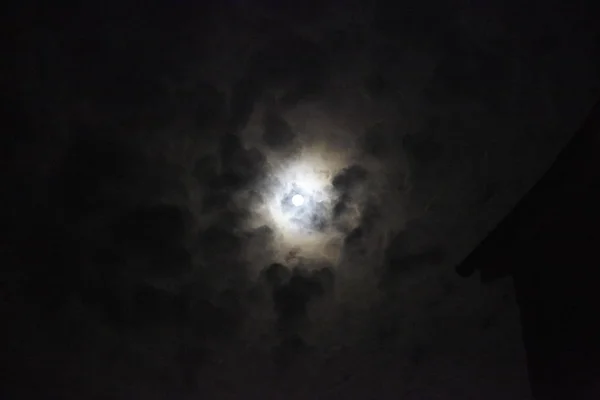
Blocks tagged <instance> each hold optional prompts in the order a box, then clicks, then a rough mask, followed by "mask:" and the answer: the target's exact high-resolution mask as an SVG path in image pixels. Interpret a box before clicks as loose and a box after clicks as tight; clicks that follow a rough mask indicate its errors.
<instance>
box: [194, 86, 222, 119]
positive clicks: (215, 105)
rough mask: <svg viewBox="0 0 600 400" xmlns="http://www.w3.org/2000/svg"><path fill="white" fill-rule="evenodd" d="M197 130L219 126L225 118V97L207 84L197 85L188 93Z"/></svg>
mask: <svg viewBox="0 0 600 400" xmlns="http://www.w3.org/2000/svg"><path fill="white" fill-rule="evenodd" d="M190 97H191V99H190V103H191V104H192V107H193V111H194V122H195V125H196V127H197V128H199V129H206V128H212V127H215V126H218V125H220V124H221V123H222V122H223V121H224V120H225V118H226V117H227V110H226V103H225V95H224V94H223V93H221V92H219V90H218V89H217V88H215V87H214V86H212V85H210V84H208V83H204V82H203V83H200V84H198V85H197V86H196V87H195V88H194V90H193V91H192V93H190Z"/></svg>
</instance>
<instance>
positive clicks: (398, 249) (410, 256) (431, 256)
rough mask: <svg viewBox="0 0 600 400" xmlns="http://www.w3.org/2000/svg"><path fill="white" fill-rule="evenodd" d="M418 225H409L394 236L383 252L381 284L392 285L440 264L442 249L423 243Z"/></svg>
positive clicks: (443, 256)
mask: <svg viewBox="0 0 600 400" xmlns="http://www.w3.org/2000/svg"><path fill="white" fill-rule="evenodd" d="M421 228H422V227H421V226H419V225H411V224H409V225H408V226H407V228H406V229H405V230H403V231H401V232H400V233H399V234H397V235H396V236H394V237H393V238H392V240H391V241H390V243H389V244H388V246H387V248H386V250H385V262H384V264H383V271H382V272H383V275H382V278H381V283H382V284H383V285H384V286H387V285H392V286H393V285H394V283H393V282H395V281H396V279H398V278H400V277H402V276H407V275H412V274H414V273H415V272H416V271H417V270H418V269H421V268H427V267H430V266H433V265H438V264H440V263H442V262H443V261H444V259H445V251H444V249H443V248H442V247H441V246H439V245H435V244H431V243H429V242H428V241H424V240H423V237H422V236H421V234H422V232H419V230H420V229H421Z"/></svg>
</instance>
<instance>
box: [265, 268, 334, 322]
mask: <svg viewBox="0 0 600 400" xmlns="http://www.w3.org/2000/svg"><path fill="white" fill-rule="evenodd" d="M269 273H270V275H271V276H273V277H272V279H273V280H274V281H275V282H276V283H277V285H276V286H274V287H273V302H274V305H275V311H276V312H277V315H278V321H279V327H280V329H281V330H282V332H284V333H285V332H289V331H290V330H291V331H292V332H295V331H296V330H297V329H299V328H300V326H301V324H303V323H305V322H306V312H307V307H308V304H309V302H310V301H312V300H314V299H316V298H319V297H321V296H323V295H324V294H325V293H327V292H328V291H330V290H332V289H333V281H334V274H333V270H332V269H331V268H327V267H325V268H322V269H315V270H312V271H309V270H307V269H305V268H303V267H297V268H294V269H293V270H292V272H291V274H290V276H289V277H288V276H287V275H288V274H287V273H285V272H283V271H282V270H281V268H280V267H279V266H274V267H271V270H270V272H269Z"/></svg>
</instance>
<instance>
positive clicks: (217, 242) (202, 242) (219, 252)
mask: <svg viewBox="0 0 600 400" xmlns="http://www.w3.org/2000/svg"><path fill="white" fill-rule="evenodd" d="M234 228H235V226H225V227H218V226H211V227H209V228H208V229H206V230H203V231H201V232H200V233H199V235H198V246H199V249H200V252H201V254H202V255H203V256H204V257H205V258H207V261H217V260H220V259H235V258H236V257H237V256H239V252H240V248H241V239H240V237H239V236H237V235H235V234H234V233H233V232H232V231H233V229H234Z"/></svg>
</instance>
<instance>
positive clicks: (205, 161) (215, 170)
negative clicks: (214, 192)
mask: <svg viewBox="0 0 600 400" xmlns="http://www.w3.org/2000/svg"><path fill="white" fill-rule="evenodd" d="M218 174H219V159H218V157H217V156H216V155H215V154H208V155H205V156H203V157H200V158H199V159H198V160H196V162H195V163H194V167H193V169H192V176H193V177H194V178H196V180H197V181H198V183H200V184H206V183H208V182H213V181H214V180H215V179H216V178H217V175H218Z"/></svg>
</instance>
